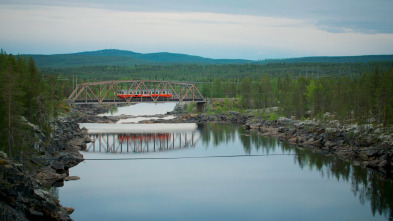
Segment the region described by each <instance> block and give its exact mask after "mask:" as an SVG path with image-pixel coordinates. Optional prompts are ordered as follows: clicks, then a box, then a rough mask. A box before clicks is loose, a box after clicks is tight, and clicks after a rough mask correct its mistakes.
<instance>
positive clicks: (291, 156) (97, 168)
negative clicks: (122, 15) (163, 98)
mask: <svg viewBox="0 0 393 221" xmlns="http://www.w3.org/2000/svg"><path fill="white" fill-rule="evenodd" d="M138 105H142V104H138ZM148 105H154V104H148ZM173 106H174V104H165V105H163V106H160V108H159V109H161V113H162V110H164V111H170V110H171V108H172V109H173ZM137 107H139V108H137ZM140 107H141V106H137V105H135V106H133V107H132V106H131V107H126V108H119V112H118V113H124V114H133V115H146V111H142V112H140V110H141V109H145V108H146V107H145V108H140ZM147 108H149V109H150V108H151V109H154V107H153V106H149V107H147ZM149 112H150V111H149ZM150 113H160V112H159V111H158V112H154V111H151V112H150ZM83 126H86V127H87V128H90V129H91V130H90V131H91V133H90V136H91V139H92V140H93V142H92V143H91V144H88V147H87V151H86V152H82V153H83V155H84V157H85V159H87V160H86V161H85V162H82V163H80V164H79V165H78V166H76V167H74V168H71V170H70V175H75V176H80V177H81V179H80V180H78V181H70V182H66V183H65V186H64V187H61V188H59V189H58V193H59V198H60V201H61V204H62V205H63V206H69V207H74V208H75V209H76V210H75V212H74V213H73V214H72V215H71V217H72V218H73V219H74V220H329V221H330V220H389V219H391V217H392V215H391V211H392V208H393V202H392V198H393V185H392V183H391V182H389V181H383V180H381V179H379V178H378V177H376V176H374V175H373V174H372V173H371V172H370V171H368V170H365V169H362V168H360V167H358V166H354V165H352V164H350V163H348V162H345V161H342V160H338V159H337V158H335V157H333V156H326V155H321V154H312V153H310V152H309V151H306V150H302V149H298V148H295V147H293V146H290V145H288V144H287V143H283V142H279V141H277V140H276V139H272V138H265V137H262V136H259V135H257V134H256V133H253V132H250V131H245V130H244V129H242V128H240V127H235V126H228V125H219V124H207V125H190V124H184V125H182V124H173V125H156V124H151V125H149V126H146V125H143V126H142V125H138V124H131V125H129V127H127V126H125V125H118V128H116V126H114V125H110V126H108V125H102V124H98V125H97V124H86V125H83ZM105 131H107V133H105ZM237 155H239V156H237ZM245 155H248V156H245ZM225 156H228V157H225ZM104 159H106V160H104Z"/></svg>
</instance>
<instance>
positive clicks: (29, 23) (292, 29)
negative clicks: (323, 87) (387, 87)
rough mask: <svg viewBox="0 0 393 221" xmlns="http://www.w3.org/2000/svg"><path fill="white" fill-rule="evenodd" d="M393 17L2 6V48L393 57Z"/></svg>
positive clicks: (134, 4) (307, 6) (244, 9)
mask: <svg viewBox="0 0 393 221" xmlns="http://www.w3.org/2000/svg"><path fill="white" fill-rule="evenodd" d="M392 9H393V0H296V1H295V0H274V1H271V0H269V1H267V0H111V1H108V0H0V30H1V31H0V48H2V49H3V50H4V51H5V52H7V53H12V54H65V53H75V52H82V51H95V50H102V49H121V50H130V51H134V52H139V53H154V52H172V53H183V54H191V55H197V56H202V57H208V58H231V59H236V58H238V59H250V60H262V59H269V58H290V57H307V56H352V55H373V54H393V13H392Z"/></svg>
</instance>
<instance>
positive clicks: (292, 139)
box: [151, 111, 393, 179]
mask: <svg viewBox="0 0 393 221" xmlns="http://www.w3.org/2000/svg"><path fill="white" fill-rule="evenodd" d="M170 114H175V113H173V112H172V113H170ZM177 114H178V115H177V117H176V118H175V119H173V120H170V122H194V123H224V124H233V125H242V126H243V127H245V128H246V129H249V130H256V131H258V133H259V134H260V135H262V136H269V137H276V138H278V139H279V140H281V141H286V142H289V143H290V144H292V145H296V146H299V147H304V148H308V149H312V150H314V151H318V152H323V153H329V154H330V153H332V154H335V155H337V156H338V157H340V158H341V159H344V160H349V161H352V162H353V163H355V164H360V165H362V166H364V167H367V168H370V169H372V170H373V171H375V172H377V173H378V174H379V175H380V176H381V177H383V178H386V179H393V135H392V133H390V132H388V131H384V130H383V128H381V127H379V128H376V127H374V126H373V125H357V124H350V125H341V124H340V123H339V122H338V121H336V120H332V119H327V120H325V121H324V122H320V121H318V120H316V119H314V120H304V121H302V120H292V119H289V118H285V117H280V118H278V119H277V120H266V119H264V118H263V117H261V116H256V115H255V114H253V113H252V112H251V111H250V112H248V113H245V114H244V113H239V112H228V113H225V114H218V115H208V114H206V113H202V114H181V113H180V112H179V113H177ZM327 118H329V117H327ZM159 122H162V121H153V122H151V123H159ZM166 122H168V121H166Z"/></svg>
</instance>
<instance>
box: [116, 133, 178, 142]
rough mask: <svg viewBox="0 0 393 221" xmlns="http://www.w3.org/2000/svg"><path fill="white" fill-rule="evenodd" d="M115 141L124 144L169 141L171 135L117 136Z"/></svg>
mask: <svg viewBox="0 0 393 221" xmlns="http://www.w3.org/2000/svg"><path fill="white" fill-rule="evenodd" d="M117 139H118V141H119V142H121V143H125V142H131V141H132V142H135V141H138V142H142V141H151V140H155V141H160V142H163V141H166V140H170V139H171V134H169V133H159V134H119V135H117Z"/></svg>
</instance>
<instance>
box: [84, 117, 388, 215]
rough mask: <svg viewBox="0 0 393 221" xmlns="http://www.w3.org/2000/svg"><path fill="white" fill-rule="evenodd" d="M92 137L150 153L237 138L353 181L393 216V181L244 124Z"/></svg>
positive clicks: (358, 193) (103, 146) (375, 209)
mask: <svg viewBox="0 0 393 221" xmlns="http://www.w3.org/2000/svg"><path fill="white" fill-rule="evenodd" d="M91 138H92V140H93V142H92V143H91V144H89V146H88V148H87V151H89V152H91V151H95V152H97V151H98V152H108V153H127V152H128V153H130V152H138V153H147V154H148V152H153V151H168V150H178V149H184V148H195V147H198V146H204V147H205V148H210V147H213V148H214V149H223V148H224V149H225V148H226V147H228V146H230V145H231V144H233V143H237V142H238V143H240V144H241V145H242V149H243V151H244V153H246V154H261V155H273V154H276V155H277V154H288V155H293V161H294V163H295V164H296V165H297V166H298V167H300V168H301V169H302V170H308V171H317V172H318V173H319V174H320V175H321V176H322V177H324V178H327V179H335V180H337V181H340V182H345V183H350V186H351V191H352V193H353V195H354V196H355V197H356V198H358V199H359V201H360V203H361V204H362V205H363V204H369V205H370V206H371V212H372V214H373V215H375V214H380V215H383V216H385V217H386V218H387V219H390V220H393V214H392V210H393V197H392V196H393V184H392V182H391V181H389V180H384V179H381V178H380V177H379V176H377V175H376V174H374V173H373V172H372V171H370V170H367V169H365V168H362V167H360V166H356V165H354V164H352V163H350V162H347V161H343V160H340V159H338V158H337V157H334V156H330V155H324V154H320V153H313V152H311V151H309V150H306V149H300V148H294V147H293V146H292V145H289V144H288V143H285V142H279V141H278V140H277V139H274V138H268V137H263V136H260V135H258V134H257V133H255V132H250V131H247V130H245V129H244V128H241V127H234V126H231V125H220V124H205V125H198V128H197V129H196V130H193V131H183V132H170V133H169V132H161V133H123V134H95V135H91ZM219 147H220V148H219ZM196 149H198V148H196ZM214 153H216V152H214ZM229 154H231V153H229ZM235 154H238V153H235ZM272 173H274V171H272ZM305 182H307V181H305ZM310 185H312V184H310ZM321 191H323V190H321ZM337 197H338V198H339V197H340V196H337Z"/></svg>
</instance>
